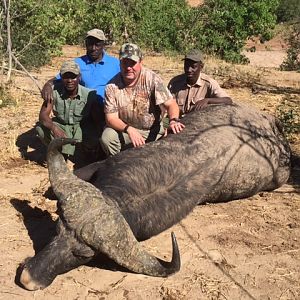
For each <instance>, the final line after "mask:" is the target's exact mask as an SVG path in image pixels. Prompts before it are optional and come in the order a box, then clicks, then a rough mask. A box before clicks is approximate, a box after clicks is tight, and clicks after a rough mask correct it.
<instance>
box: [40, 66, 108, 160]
mask: <svg viewBox="0 0 300 300" xmlns="http://www.w3.org/2000/svg"><path fill="white" fill-rule="evenodd" d="M60 75H61V78H62V80H60V81H57V82H55V83H54V85H53V100H49V101H46V100H45V101H44V103H43V105H42V107H41V110H40V114H39V122H38V124H37V126H36V130H37V133H38V136H39V137H40V139H41V140H42V141H43V142H44V143H45V144H46V145H48V144H49V143H50V141H51V140H52V139H53V138H59V137H68V138H74V139H76V140H79V141H81V142H82V143H81V149H82V150H83V151H86V152H87V153H88V152H93V151H96V150H97V148H99V147H98V140H99V136H100V134H101V130H102V129H103V125H104V118H103V115H102V113H101V109H100V105H99V101H98V100H97V95H96V91H94V90H91V89H88V88H85V87H84V86H82V85H80V84H79V82H80V68H79V66H78V64H77V63H76V62H74V61H66V62H64V63H63V65H62V67H61V69H60ZM75 149H77V147H76V148H75V146H74V145H65V146H63V149H62V153H63V154H65V157H67V158H69V157H70V156H74V154H75ZM71 160H72V159H71Z"/></svg>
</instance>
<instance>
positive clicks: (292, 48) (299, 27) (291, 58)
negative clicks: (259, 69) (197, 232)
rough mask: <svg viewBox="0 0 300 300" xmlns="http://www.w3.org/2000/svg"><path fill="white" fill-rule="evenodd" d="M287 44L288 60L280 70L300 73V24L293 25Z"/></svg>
mask: <svg viewBox="0 0 300 300" xmlns="http://www.w3.org/2000/svg"><path fill="white" fill-rule="evenodd" d="M287 43H288V49H287V58H286V59H285V60H284V62H283V63H282V64H281V66H280V68H281V69H282V70H286V71H300V23H296V24H294V25H293V27H292V30H291V32H290V34H289V36H288V38H287Z"/></svg>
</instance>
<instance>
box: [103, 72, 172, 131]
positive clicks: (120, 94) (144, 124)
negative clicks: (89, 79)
mask: <svg viewBox="0 0 300 300" xmlns="http://www.w3.org/2000/svg"><path fill="white" fill-rule="evenodd" d="M172 98H173V97H172V95H171V93H170V92H169V90H168V89H167V88H166V87H165V86H164V84H163V81H162V79H161V78H160V77H159V76H158V75H157V74H155V73H154V72H153V71H151V70H149V69H147V68H144V67H142V69H141V73H140V76H139V79H138V81H137V83H136V84H135V85H134V86H133V87H126V86H125V84H124V82H123V80H122V77H121V73H119V74H118V75H117V76H116V77H114V78H113V79H112V80H111V81H110V83H109V84H108V85H107V86H106V89H105V107H104V112H105V113H106V114H107V113H116V112H118V114H119V118H120V119H121V120H122V121H123V122H125V123H127V124H129V125H131V126H133V127H135V128H138V129H144V130H148V129H150V128H151V127H152V126H157V125H159V123H160V121H161V110H160V107H159V105H160V104H163V103H164V102H166V101H168V100H170V99H172Z"/></svg>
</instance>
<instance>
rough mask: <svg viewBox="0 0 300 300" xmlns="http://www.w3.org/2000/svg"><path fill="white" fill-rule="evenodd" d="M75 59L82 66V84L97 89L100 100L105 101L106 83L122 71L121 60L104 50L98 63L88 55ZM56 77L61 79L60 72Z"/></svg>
mask: <svg viewBox="0 0 300 300" xmlns="http://www.w3.org/2000/svg"><path fill="white" fill-rule="evenodd" d="M74 61H75V62H76V63H77V64H78V65H79V67H80V73H81V82H80V84H82V85H83V86H85V87H87V88H89V89H93V90H96V91H97V95H98V98H99V101H100V102H101V103H103V102H104V93H105V86H106V84H107V83H108V82H109V81H110V80H111V79H112V78H113V77H114V76H115V75H116V74H118V73H119V72H120V62H119V60H118V59H117V58H115V57H113V56H110V55H108V54H106V53H105V52H103V57H102V60H101V61H100V62H98V63H94V62H93V61H91V59H90V58H89V57H88V56H87V55H84V56H81V57H77V58H75V59H74ZM56 78H57V79H60V78H61V77H60V74H58V75H57V76H56Z"/></svg>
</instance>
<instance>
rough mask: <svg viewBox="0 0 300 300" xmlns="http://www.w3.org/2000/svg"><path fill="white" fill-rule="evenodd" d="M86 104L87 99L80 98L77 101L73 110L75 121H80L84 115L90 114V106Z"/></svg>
mask: <svg viewBox="0 0 300 300" xmlns="http://www.w3.org/2000/svg"><path fill="white" fill-rule="evenodd" d="M86 104H87V103H86V101H83V100H79V101H77V102H76V104H75V107H74V112H73V115H74V122H75V123H78V122H80V121H81V120H82V119H83V118H84V117H87V116H88V115H89V111H88V107H87V105H86Z"/></svg>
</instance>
